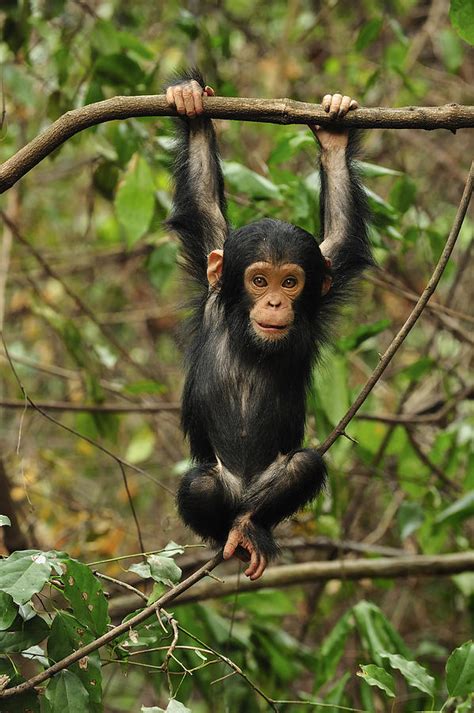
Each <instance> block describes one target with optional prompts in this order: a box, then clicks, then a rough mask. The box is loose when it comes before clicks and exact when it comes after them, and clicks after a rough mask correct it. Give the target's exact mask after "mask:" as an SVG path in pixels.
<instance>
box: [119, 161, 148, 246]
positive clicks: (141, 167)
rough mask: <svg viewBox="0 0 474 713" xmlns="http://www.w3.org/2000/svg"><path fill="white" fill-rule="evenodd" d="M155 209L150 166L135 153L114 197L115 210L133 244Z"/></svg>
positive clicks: (143, 230)
mask: <svg viewBox="0 0 474 713" xmlns="http://www.w3.org/2000/svg"><path fill="white" fill-rule="evenodd" d="M154 209H155V186H154V183H153V176H152V173H151V170H150V167H149V166H148V164H147V163H146V161H145V159H143V158H141V157H138V156H137V155H135V156H134V158H132V160H131V161H130V164H129V166H128V170H127V173H126V174H125V177H124V179H123V181H122V182H121V184H120V185H119V188H118V190H117V194H116V197H115V211H116V214H117V218H118V220H119V222H120V224H121V225H122V226H123V228H124V230H125V233H126V235H127V242H128V244H129V245H133V244H134V243H136V242H137V240H139V239H140V238H141V237H142V235H143V234H144V233H145V232H146V231H147V230H148V228H149V226H150V223H151V219H152V218H153V212H154Z"/></svg>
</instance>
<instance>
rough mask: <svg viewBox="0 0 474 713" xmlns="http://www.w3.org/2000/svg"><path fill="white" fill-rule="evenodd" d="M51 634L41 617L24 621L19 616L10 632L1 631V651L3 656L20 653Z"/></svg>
mask: <svg viewBox="0 0 474 713" xmlns="http://www.w3.org/2000/svg"><path fill="white" fill-rule="evenodd" d="M48 634H49V626H48V625H47V623H46V622H45V621H44V620H43V619H41V617H39V616H34V617H33V618H32V619H29V620H28V621H24V620H23V619H22V618H21V617H20V616H17V618H16V619H15V621H14V622H13V624H12V625H11V626H10V628H9V630H8V631H0V651H1V652H2V653H3V654H8V653H10V654H13V653H19V652H20V651H24V650H25V649H28V648H29V647H30V646H34V645H35V644H39V642H40V641H42V640H43V639H45V638H46V637H47V636H48Z"/></svg>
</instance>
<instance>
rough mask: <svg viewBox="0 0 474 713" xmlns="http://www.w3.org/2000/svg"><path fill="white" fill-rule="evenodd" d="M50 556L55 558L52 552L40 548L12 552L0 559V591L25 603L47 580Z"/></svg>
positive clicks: (49, 572)
mask: <svg viewBox="0 0 474 713" xmlns="http://www.w3.org/2000/svg"><path fill="white" fill-rule="evenodd" d="M52 558H54V559H55V555H54V554H53V553H48V552H41V551H40V550H22V551H21V552H14V553H13V554H12V555H10V557H7V559H5V560H2V561H0V591H2V592H6V593H7V594H9V595H10V596H11V597H12V599H13V601H14V602H16V603H17V604H26V602H29V601H30V599H31V597H32V596H33V594H38V592H41V590H42V589H43V587H44V585H45V584H46V582H47V581H48V579H49V576H50V574H51V569H52V566H53V563H52Z"/></svg>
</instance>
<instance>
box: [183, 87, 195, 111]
mask: <svg viewBox="0 0 474 713" xmlns="http://www.w3.org/2000/svg"><path fill="white" fill-rule="evenodd" d="M183 99H184V106H185V107H186V116H189V117H191V118H192V117H193V116H196V108H195V106H194V94H193V90H192V87H191V86H190V85H188V86H186V87H184V89H183Z"/></svg>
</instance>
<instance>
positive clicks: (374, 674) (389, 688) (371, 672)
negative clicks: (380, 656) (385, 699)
mask: <svg viewBox="0 0 474 713" xmlns="http://www.w3.org/2000/svg"><path fill="white" fill-rule="evenodd" d="M361 669H362V672H360V671H358V672H357V675H358V676H360V677H361V678H363V679H364V681H365V682H366V683H368V684H369V686H377V688H381V689H382V691H384V692H385V693H386V694H387V696H389V697H390V698H395V681H394V680H393V676H392V675H391V674H390V673H388V672H387V671H385V669H383V668H381V667H380V666H376V665H375V664H373V663H369V664H367V666H362V665H361Z"/></svg>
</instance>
